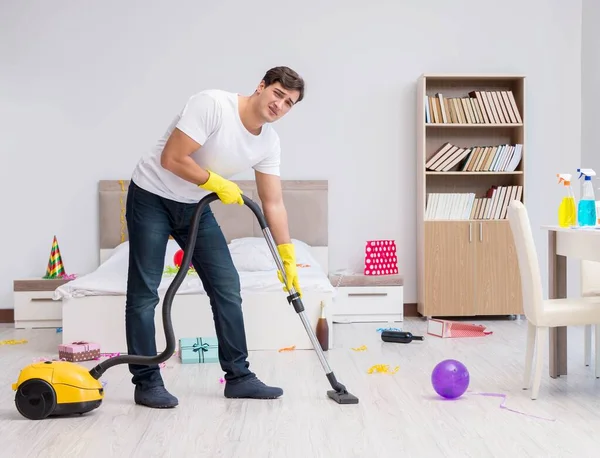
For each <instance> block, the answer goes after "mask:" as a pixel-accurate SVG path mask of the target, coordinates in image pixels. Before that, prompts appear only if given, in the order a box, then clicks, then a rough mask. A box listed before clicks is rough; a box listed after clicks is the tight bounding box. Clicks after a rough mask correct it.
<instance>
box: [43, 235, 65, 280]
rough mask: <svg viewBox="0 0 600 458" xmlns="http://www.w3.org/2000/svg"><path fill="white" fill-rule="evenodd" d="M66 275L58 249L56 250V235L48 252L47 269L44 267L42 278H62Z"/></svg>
mask: <svg viewBox="0 0 600 458" xmlns="http://www.w3.org/2000/svg"><path fill="white" fill-rule="evenodd" d="M65 275H66V272H65V266H64V265H63V262H62V256H61V255H60V248H58V241H57V240H56V235H55V236H54V240H53V241H52V249H51V250H50V259H49V261H48V267H46V275H44V278H62V277H64V276H65Z"/></svg>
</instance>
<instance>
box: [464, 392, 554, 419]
mask: <svg viewBox="0 0 600 458" xmlns="http://www.w3.org/2000/svg"><path fill="white" fill-rule="evenodd" d="M470 394H477V395H479V396H488V397H496V398H502V403H501V404H500V408H501V409H506V410H510V411H511V412H514V413H518V414H521V415H525V416H526V417H532V418H537V419H539V420H546V421H556V419H554V418H544V417H538V416H537V415H531V414H528V413H525V412H520V411H518V410H515V409H511V408H510V407H506V405H505V404H506V395H505V394H503V393H471V392H470Z"/></svg>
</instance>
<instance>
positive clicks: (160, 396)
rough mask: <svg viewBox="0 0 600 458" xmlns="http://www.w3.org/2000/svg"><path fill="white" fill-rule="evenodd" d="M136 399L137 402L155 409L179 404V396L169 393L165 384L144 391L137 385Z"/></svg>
mask: <svg viewBox="0 0 600 458" xmlns="http://www.w3.org/2000/svg"><path fill="white" fill-rule="evenodd" d="M134 399H135V403H136V404H141V405H143V406H147V407H152V408H154V409H168V408H170V407H175V406H176V405H177V404H179V401H178V400H177V398H176V397H175V396H173V395H172V394H171V393H169V392H168V391H167V390H166V388H165V387H164V386H153V387H152V388H148V389H146V390H143V391H142V390H140V389H139V388H138V387H137V386H136V387H135V394H134Z"/></svg>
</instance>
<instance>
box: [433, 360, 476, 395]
mask: <svg viewBox="0 0 600 458" xmlns="http://www.w3.org/2000/svg"><path fill="white" fill-rule="evenodd" d="M469 380H470V378H469V371H468V370H467V368H466V367H465V365H464V364H463V363H461V362H460V361H456V360H454V359H446V360H444V361H442V362H440V363H438V364H437V366H435V368H434V369H433V372H432V374H431V384H432V385H433V389H434V390H435V391H436V393H437V394H439V395H440V396H442V397H443V398H446V399H456V398H458V397H460V396H462V395H463V394H464V392H465V391H467V388H468V387H469Z"/></svg>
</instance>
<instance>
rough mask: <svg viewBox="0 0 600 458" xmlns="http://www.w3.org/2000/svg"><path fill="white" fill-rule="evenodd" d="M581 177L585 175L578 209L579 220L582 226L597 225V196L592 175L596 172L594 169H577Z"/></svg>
mask: <svg viewBox="0 0 600 458" xmlns="http://www.w3.org/2000/svg"><path fill="white" fill-rule="evenodd" d="M577 171H578V172H579V178H581V177H582V176H585V178H584V180H583V184H582V187H581V198H580V199H579V206H578V209H577V222H578V223H579V225H580V226H595V225H596V222H597V220H596V197H595V195H594V187H593V186H592V177H593V176H596V172H594V171H593V170H592V169H577Z"/></svg>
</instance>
